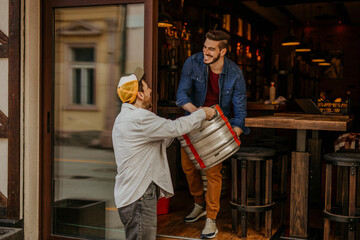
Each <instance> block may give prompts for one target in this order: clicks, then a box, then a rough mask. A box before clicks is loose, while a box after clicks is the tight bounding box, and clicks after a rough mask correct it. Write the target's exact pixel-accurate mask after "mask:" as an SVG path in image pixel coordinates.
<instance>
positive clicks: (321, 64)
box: [318, 62, 331, 67]
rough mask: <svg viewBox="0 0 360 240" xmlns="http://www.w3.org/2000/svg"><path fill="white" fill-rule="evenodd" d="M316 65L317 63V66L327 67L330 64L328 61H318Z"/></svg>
mask: <svg viewBox="0 0 360 240" xmlns="http://www.w3.org/2000/svg"><path fill="white" fill-rule="evenodd" d="M318 65H319V66H322V67H328V66H330V65H331V64H330V63H328V62H320V63H318Z"/></svg>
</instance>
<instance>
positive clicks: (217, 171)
mask: <svg viewBox="0 0 360 240" xmlns="http://www.w3.org/2000/svg"><path fill="white" fill-rule="evenodd" d="M181 164H182V167H183V170H184V173H185V175H186V179H187V181H188V184H189V189H190V194H191V195H192V196H193V197H194V201H195V203H197V204H203V203H204V202H206V211H207V215H206V217H207V218H211V219H216V216H217V214H218V212H219V210H220V194H221V182H222V176H221V168H222V163H219V164H218V165H216V166H213V167H212V168H210V169H207V170H206V179H207V192H206V197H205V196H204V187H203V181H202V178H201V174H200V171H199V170H198V169H196V168H195V165H194V164H193V163H192V162H191V161H190V160H189V158H188V156H187V154H186V152H185V150H184V149H183V148H181Z"/></svg>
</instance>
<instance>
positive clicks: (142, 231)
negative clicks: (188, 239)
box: [118, 182, 159, 240]
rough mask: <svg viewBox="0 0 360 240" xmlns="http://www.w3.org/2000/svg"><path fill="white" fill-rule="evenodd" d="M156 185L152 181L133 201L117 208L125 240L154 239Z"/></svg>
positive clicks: (155, 226)
mask: <svg viewBox="0 0 360 240" xmlns="http://www.w3.org/2000/svg"><path fill="white" fill-rule="evenodd" d="M158 196H159V194H158V187H157V186H156V184H155V183H154V182H152V183H151V184H150V185H149V187H148V188H147V190H146V191H145V193H144V195H143V196H142V197H141V198H140V199H138V200H137V201H135V202H134V203H132V204H130V205H128V206H126V207H122V208H118V212H119V215H120V219H121V222H122V223H123V224H124V228H125V236H126V240H143V239H144V240H147V239H149V240H154V239H156V228H157V212H156V210H157V208H156V204H157V201H158Z"/></svg>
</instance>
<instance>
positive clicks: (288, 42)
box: [281, 34, 300, 46]
mask: <svg viewBox="0 0 360 240" xmlns="http://www.w3.org/2000/svg"><path fill="white" fill-rule="evenodd" d="M281 45H282V46H297V45H300V41H299V40H298V39H297V38H296V37H295V36H294V35H293V34H290V35H288V36H286V37H285V38H284V40H283V41H282V42H281Z"/></svg>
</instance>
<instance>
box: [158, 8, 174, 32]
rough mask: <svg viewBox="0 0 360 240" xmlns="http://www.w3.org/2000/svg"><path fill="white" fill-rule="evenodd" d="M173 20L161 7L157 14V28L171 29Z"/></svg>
mask: <svg viewBox="0 0 360 240" xmlns="http://www.w3.org/2000/svg"><path fill="white" fill-rule="evenodd" d="M173 25H174V24H173V19H172V17H171V16H170V15H169V14H168V13H166V12H165V10H164V7H163V6H162V7H161V11H160V13H159V21H158V27H164V28H165V27H172V26H173Z"/></svg>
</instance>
